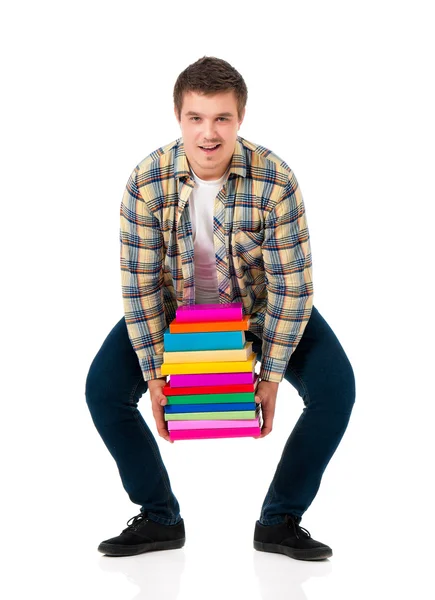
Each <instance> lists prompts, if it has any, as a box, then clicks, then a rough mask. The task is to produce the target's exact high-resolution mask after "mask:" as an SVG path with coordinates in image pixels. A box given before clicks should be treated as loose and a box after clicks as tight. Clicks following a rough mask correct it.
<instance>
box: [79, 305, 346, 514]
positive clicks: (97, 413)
mask: <svg viewBox="0 0 435 600" xmlns="http://www.w3.org/2000/svg"><path fill="white" fill-rule="evenodd" d="M246 339H247V340H248V341H253V342H254V344H253V349H254V351H256V352H257V357H258V359H259V360H261V340H260V339H259V338H258V337H257V336H255V335H254V334H252V333H251V332H246ZM285 379H286V380H287V381H289V382H290V383H291V384H292V386H293V387H294V388H296V390H297V391H298V394H299V396H300V397H301V398H302V400H303V402H304V409H303V411H302V414H301V416H300V418H299V419H298V421H297V423H296V424H295V426H294V428H293V430H292V432H291V433H290V437H289V438H288V440H287V442H286V444H285V446H284V450H283V453H282V456H281V459H280V461H279V463H278V465H277V468H276V472H275V475H274V477H273V480H272V482H271V484H270V487H269V490H268V492H267V494H266V497H265V499H264V502H263V506H262V509H261V515H260V518H259V520H260V522H261V523H262V524H263V525H274V524H276V523H280V522H282V521H283V520H284V517H285V515H286V514H292V515H295V516H299V517H302V515H303V513H304V512H305V511H306V510H307V508H308V507H309V506H310V504H311V503H312V501H313V499H314V497H315V496H316V494H317V491H318V489H319V486H320V481H321V479H322V475H323V472H324V470H325V468H326V466H327V465H328V463H329V461H330V459H331V457H332V456H333V454H334V452H335V450H336V449H337V446H338V444H339V443H340V440H341V438H342V436H343V434H344V432H345V431H346V427H347V425H348V422H349V418H350V415H351V412H352V408H353V405H354V402H355V378H354V373H353V370H352V366H351V364H350V362H349V360H348V358H347V356H346V354H345V352H344V350H343V348H342V346H341V345H340V342H339V341H338V339H337V337H336V336H335V334H334V332H333V331H332V329H331V328H330V327H329V325H328V323H327V322H326V321H325V319H324V318H323V317H322V316H321V315H320V313H319V312H318V310H317V309H316V308H315V307H314V306H313V309H312V312H311V316H310V320H309V321H308V323H307V326H306V328H305V330H304V334H303V336H302V338H301V340H300V342H299V344H298V345H297V347H296V350H295V351H294V352H293V354H292V356H291V358H290V361H289V363H288V366H287V370H286V373H285ZM147 388H148V385H147V383H146V381H144V379H143V376H142V372H141V370H140V367H139V362H138V359H137V355H136V353H135V351H134V350H133V347H132V345H131V343H130V339H129V337H128V333H127V327H126V324H125V319H124V317H123V318H122V319H121V320H120V321H119V322H118V323H117V324H116V325H115V327H114V328H113V329H112V331H111V332H110V333H109V335H108V336H107V338H106V339H105V341H104V343H103V345H102V346H101V348H100V350H99V352H98V353H97V355H96V356H95V358H94V360H93V362H92V364H91V367H90V369H89V373H88V376H87V379H86V402H87V405H88V407H89V410H90V412H91V416H92V419H93V422H94V424H95V427H96V428H97V430H98V432H99V434H100V436H101V437H102V439H103V441H104V443H105V444H106V447H107V449H108V450H109V452H110V453H111V455H112V456H113V458H114V459H115V461H116V464H117V466H118V470H119V474H120V476H121V481H122V484H123V486H124V489H125V490H126V492H127V494H128V495H129V497H130V499H131V501H132V502H133V503H135V504H138V505H140V506H141V511H143V512H144V511H146V512H147V513H148V516H149V518H150V519H151V520H153V521H157V522H158V523H163V524H164V525H173V524H175V523H177V522H178V521H179V520H180V519H181V516H180V506H179V504H178V501H177V498H176V497H175V495H174V493H173V492H172V489H171V484H170V481H169V476H168V473H167V471H166V468H165V465H164V464H163V461H162V457H161V454H160V450H159V447H158V445H157V443H156V440H155V438H154V435H153V434H152V432H151V430H150V428H149V427H148V425H147V424H146V423H145V421H144V419H143V417H142V415H141V413H140V412H139V410H138V408H137V403H138V401H139V399H140V398H141V396H142V395H143V394H144V393H145V392H146V391H147ZM222 443H224V441H222ZM259 443H261V442H259Z"/></svg>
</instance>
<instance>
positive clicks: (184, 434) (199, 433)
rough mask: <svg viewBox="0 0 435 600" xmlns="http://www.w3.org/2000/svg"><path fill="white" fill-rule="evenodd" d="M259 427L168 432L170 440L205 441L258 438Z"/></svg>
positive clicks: (259, 433)
mask: <svg viewBox="0 0 435 600" xmlns="http://www.w3.org/2000/svg"><path fill="white" fill-rule="evenodd" d="M260 435H261V429H260V428H259V427H240V428H239V429H236V428H233V429H176V430H175V431H170V432H169V438H170V439H171V440H205V439H215V438H238V437H258V438H259V437H260Z"/></svg>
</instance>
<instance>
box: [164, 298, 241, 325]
mask: <svg viewBox="0 0 435 600" xmlns="http://www.w3.org/2000/svg"><path fill="white" fill-rule="evenodd" d="M175 315H176V320H177V323H204V322H206V321H241V320H242V318H243V308H242V303H241V302H234V303H233V304H192V305H190V306H180V307H178V308H177V310H176V312H175Z"/></svg>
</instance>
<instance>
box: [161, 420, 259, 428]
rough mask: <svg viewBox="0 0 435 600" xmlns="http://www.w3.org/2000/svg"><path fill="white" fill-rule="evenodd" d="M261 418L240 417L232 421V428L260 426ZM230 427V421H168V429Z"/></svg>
mask: <svg viewBox="0 0 435 600" xmlns="http://www.w3.org/2000/svg"><path fill="white" fill-rule="evenodd" d="M259 426H260V425H259V419H258V417H257V418H256V419H240V420H239V421H234V423H231V428H236V427H259ZM224 428H228V429H229V425H228V421H168V431H174V430H176V429H177V430H179V429H224Z"/></svg>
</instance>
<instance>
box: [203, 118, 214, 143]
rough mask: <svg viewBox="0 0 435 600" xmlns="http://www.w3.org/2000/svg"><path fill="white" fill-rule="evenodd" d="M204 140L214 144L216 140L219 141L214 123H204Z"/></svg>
mask: <svg viewBox="0 0 435 600" xmlns="http://www.w3.org/2000/svg"><path fill="white" fill-rule="evenodd" d="M204 139H206V140H207V141H208V142H210V143H211V142H213V140H214V139H217V136H216V125H215V123H214V122H211V121H205V122H204Z"/></svg>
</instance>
